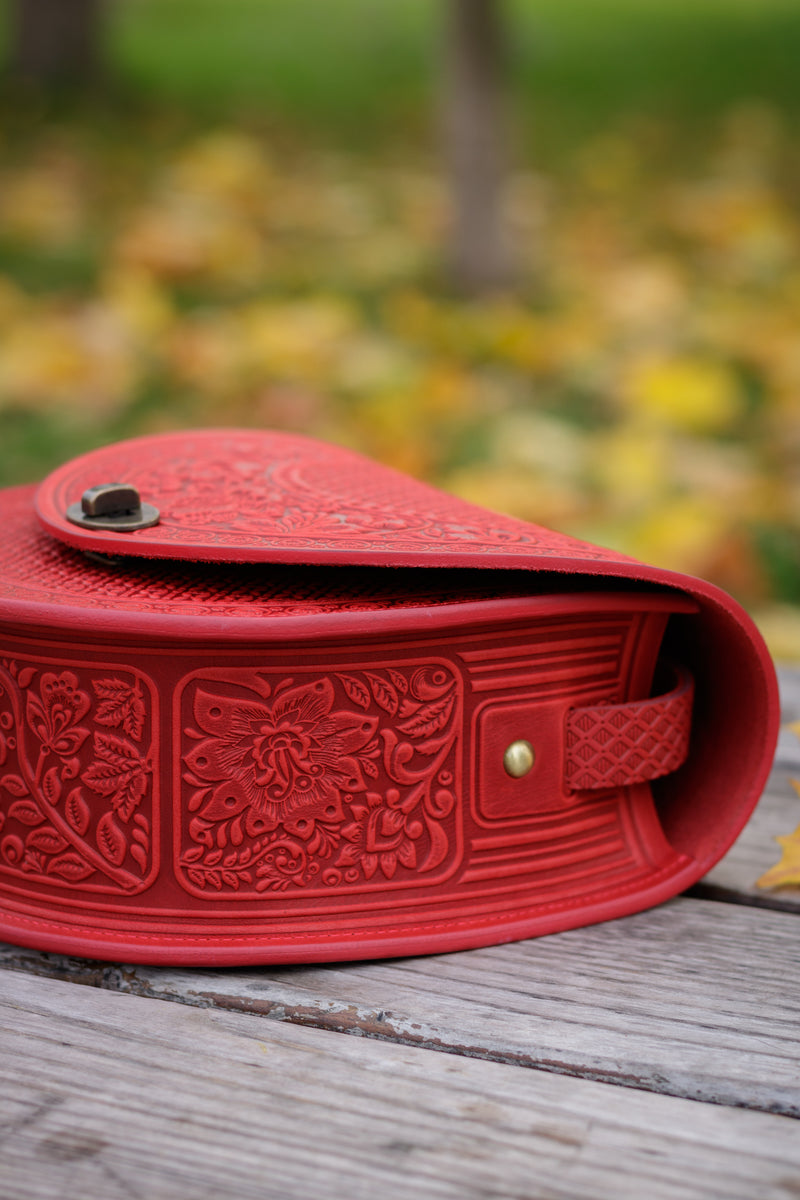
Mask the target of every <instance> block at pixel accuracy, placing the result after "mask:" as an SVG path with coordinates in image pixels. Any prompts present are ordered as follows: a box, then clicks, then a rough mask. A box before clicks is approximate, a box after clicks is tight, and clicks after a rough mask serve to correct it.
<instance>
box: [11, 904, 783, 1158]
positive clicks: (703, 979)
mask: <svg viewBox="0 0 800 1200" xmlns="http://www.w3.org/2000/svg"><path fill="white" fill-rule="evenodd" d="M799 935H800V925H798V921H797V917H796V916H793V915H791V914H788V913H779V912H771V911H765V910H763V909H751V908H746V907H741V906H738V905H730V904H719V903H714V902H710V901H702V900H693V899H678V900H675V901H673V902H672V903H670V904H667V905H664V906H662V907H661V908H658V909H655V910H653V911H651V912H646V913H641V914H639V915H637V916H635V917H629V918H626V919H625V920H620V921H614V922H609V923H607V924H604V925H601V926H594V927H592V928H588V929H577V930H572V931H570V932H568V933H562V934H556V935H553V936H551V937H545V938H536V939H532V940H530V941H527V942H519V943H515V944H512V945H508V946H494V947H488V948H486V949H483V950H473V951H465V952H462V953H458V954H446V955H434V956H430V957H422V958H411V959H399V960H395V961H383V962H370V963H356V964H349V963H345V964H339V965H332V966H313V967H291V968H288V967H284V968H252V969H249V970H244V969H238V970H216V971H209V970H197V969H193V970H188V969H187V970H183V971H181V970H171V969H165V968H157V967H141V966H135V967H134V966H125V967H122V966H107V965H106V966H103V965H99V964H96V963H89V962H86V961H84V960H76V959H67V958H62V957H61V956H58V955H40V954H37V953H36V952H34V951H25V950H15V949H13V948H10V947H8V948H5V949H3V950H2V951H1V952H0V965H5V966H7V967H11V968H14V969H17V970H25V971H28V972H33V973H38V974H42V975H49V976H51V977H57V978H62V979H71V980H74V981H76V982H85V983H89V984H91V985H94V986H99V987H102V988H107V989H112V990H118V991H122V992H128V993H134V994H138V995H141V996H151V997H158V998H160V999H168V1000H177V1001H180V1002H182V1003H184V1004H190V1005H196V1006H211V1007H217V1008H224V1009H231V1010H237V1011H241V1012H250V1013H258V1014H261V1015H263V1016H265V1017H270V1018H272V1019H273V1020H278V1021H282V1022H290V1023H295V1024H301V1025H307V1026H316V1027H318V1028H320V1029H327V1030H333V1031H337V1032H340V1033H349V1034H356V1035H361V1036H367V1037H371V1038H379V1039H384V1040H387V1041H393V1042H398V1043H405V1044H406V1045H410V1046H422V1047H426V1048H430V1049H437V1050H443V1051H448V1052H450V1053H452V1054H462V1055H470V1056H472V1057H479V1058H486V1059H492V1060H495V1061H499V1062H507V1063H515V1064H517V1065H519V1066H526V1067H538V1068H541V1069H544V1070H547V1071H552V1072H559V1073H564V1074H570V1075H575V1076H582V1077H585V1078H589V1079H594V1080H602V1081H607V1082H612V1083H618V1084H623V1085H626V1086H629V1087H638V1088H643V1089H646V1090H649V1091H657V1092H664V1093H668V1094H670V1095H675V1096H685V1097H690V1098H694V1099H698V1100H706V1101H713V1102H715V1103H721V1104H732V1105H738V1106H742V1107H748V1108H754V1109H763V1110H765V1111H771V1112H782V1113H786V1114H790V1115H794V1116H800V1075H799V1074H798V1069H797V1063H798V1059H800V952H798V944H799V943H798V936H799ZM745 964H746V966H745ZM743 978H744V979H746V986H743ZM798 1136H799V1137H800V1133H799V1134H798Z"/></svg>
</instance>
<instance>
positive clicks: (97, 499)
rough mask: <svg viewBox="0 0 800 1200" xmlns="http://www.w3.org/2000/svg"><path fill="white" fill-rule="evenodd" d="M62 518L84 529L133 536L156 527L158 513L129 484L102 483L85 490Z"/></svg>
mask: <svg viewBox="0 0 800 1200" xmlns="http://www.w3.org/2000/svg"><path fill="white" fill-rule="evenodd" d="M65 516H66V518H67V520H68V521H71V522H72V524H73V525H81V526H82V527H83V528H84V529H114V530H117V531H118V532H119V533H135V532H136V530H137V529H148V528H149V527H150V526H151V525H157V524H158V521H159V518H160V513H159V511H158V509H157V508H155V507H154V506H153V505H152V504H144V503H143V502H142V499H141V497H140V495H139V493H138V491H137V490H136V488H135V487H133V485H132V484H130V483H101V484H98V485H97V486H96V487H91V488H87V489H86V491H85V492H84V493H83V495H82V497H81V499H80V501H78V502H77V503H76V504H70V506H69V508H68V509H67V511H66V513H65Z"/></svg>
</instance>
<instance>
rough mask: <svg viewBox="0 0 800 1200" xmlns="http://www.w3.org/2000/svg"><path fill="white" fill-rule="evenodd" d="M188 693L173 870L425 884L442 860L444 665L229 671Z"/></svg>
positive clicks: (449, 768) (454, 724) (452, 721)
mask: <svg viewBox="0 0 800 1200" xmlns="http://www.w3.org/2000/svg"><path fill="white" fill-rule="evenodd" d="M297 674H299V672H298V673H297ZM221 685H222V686H221ZM231 685H233V686H231ZM234 693H235V694H234ZM186 697H187V698H186V700H185V703H188V704H189V705H190V711H191V717H192V720H193V723H192V724H191V725H188V726H187V727H186V729H185V730H184V736H185V738H186V740H187V748H186V750H185V752H184V765H185V767H186V771H185V773H184V781H185V782H186V783H187V784H188V785H189V787H190V788H191V789H192V790H191V791H190V793H189V794H188V797H187V799H186V802H185V808H184V809H183V810H182V813H181V816H182V820H183V827H184V837H183V840H182V849H181V856H180V859H179V863H178V877H179V878H180V879H182V880H183V879H184V878H185V881H186V884H187V886H189V887H190V888H191V890H195V889H197V890H199V891H200V892H202V893H204V894H207V893H209V892H213V891H217V892H221V891H230V892H233V893H239V894H240V895H246V894H252V893H253V892H255V893H265V892H266V893H271V892H275V893H278V892H279V893H285V892H287V891H288V890H291V891H292V892H293V893H294V892H296V891H297V890H298V889H300V890H308V889H317V890H318V889H323V890H325V889H330V888H335V887H339V886H344V887H353V886H357V887H361V888H365V887H376V886H383V885H385V884H386V882H387V881H396V882H403V883H405V884H408V883H409V882H411V881H414V880H415V879H416V878H417V877H419V882H426V876H427V875H428V874H429V873H430V872H433V871H435V870H437V868H441V867H443V865H445V864H449V863H450V862H451V861H452V860H453V858H454V855H455V854H456V853H457V850H458V846H457V842H458V839H457V837H456V836H455V835H454V831H453V830H451V829H449V828H448V818H449V817H450V816H451V813H452V812H453V809H454V807H455V794H454V791H453V783H454V773H453V767H454V763H455V756H456V750H457V738H458V721H457V716H458V711H459V701H460V685H459V680H458V678H457V676H456V675H455V674H454V672H453V671H452V669H451V668H450V667H446V666H444V665H438V664H425V665H424V666H418V665H416V666H414V667H413V668H405V669H400V668H391V669H381V670H375V671H370V670H360V671H347V672H334V673H332V674H330V675H329V676H325V677H319V676H316V677H313V678H307V679H303V680H301V681H298V679H297V675H296V674H295V675H293V676H291V677H287V678H280V677H279V676H275V677H273V676H272V674H271V673H269V674H268V673H266V672H261V673H258V674H256V673H250V674H249V676H247V677H245V676H243V675H242V673H239V675H238V676H235V677H232V678H228V679H226V680H224V681H219V680H216V681H214V682H213V683H212V681H211V680H209V679H204V678H199V679H197V680H196V681H194V682H193V684H192V686H191V688H190V689H189V690H188V691H187V693H186Z"/></svg>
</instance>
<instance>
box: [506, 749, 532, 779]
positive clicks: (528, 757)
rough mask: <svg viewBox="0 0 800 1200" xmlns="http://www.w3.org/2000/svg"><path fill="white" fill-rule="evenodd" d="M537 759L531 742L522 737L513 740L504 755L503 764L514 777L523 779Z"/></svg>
mask: <svg viewBox="0 0 800 1200" xmlns="http://www.w3.org/2000/svg"><path fill="white" fill-rule="evenodd" d="M535 760H536V755H535V754H534V752H533V746H532V745H531V744H530V742H526V741H523V740H522V739H520V740H519V741H517V742H512V743H511V745H510V746H509V747H508V749H507V750H506V752H505V754H504V755H503V766H504V767H505V769H506V773H507V774H508V775H510V776H511V778H512V779H521V778H522V776H523V775H527V774H528V772H529V771H530V769H531V767H532V766H533V764H534V762H535Z"/></svg>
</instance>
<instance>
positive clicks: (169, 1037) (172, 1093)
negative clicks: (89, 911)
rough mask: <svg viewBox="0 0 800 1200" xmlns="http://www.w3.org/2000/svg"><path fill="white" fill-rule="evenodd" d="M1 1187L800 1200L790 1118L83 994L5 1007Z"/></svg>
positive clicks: (83, 1191) (49, 1193)
mask: <svg viewBox="0 0 800 1200" xmlns="http://www.w3.org/2000/svg"><path fill="white" fill-rule="evenodd" d="M0 1047H1V1049H2V1053H0V1122H1V1123H2V1124H1V1126H0V1138H1V1140H2V1145H1V1146H0V1155H1V1156H2V1162H3V1172H2V1182H1V1183H0V1188H1V1190H2V1195H3V1197H4V1200H50V1198H51V1197H52V1198H56V1197H57V1198H58V1200H85V1198H86V1197H89V1196H102V1197H103V1198H104V1200H117V1198H124V1200H131V1198H132V1200H139V1198H142V1197H147V1198H148V1200H160V1198H161V1197H164V1198H167V1197H169V1198H170V1200H172V1198H174V1197H192V1200H205V1198H208V1200H211V1198H213V1200H219V1198H224V1197H236V1198H237V1200H248V1198H249V1197H253V1198H256V1197H258V1198H259V1200H264V1198H267V1200H269V1198H273V1197H274V1198H276V1200H294V1198H298V1200H299V1198H301V1197H302V1198H303V1200H306V1198H307V1197H309V1196H315V1197H319V1198H320V1200H326V1198H328V1197H331V1198H333V1197H335V1198H336V1200H339V1198H341V1197H343V1196H346V1197H348V1200H361V1198H363V1200H374V1198H375V1197H377V1196H379V1197H381V1200H394V1198H395V1197H398V1198H399V1197H403V1198H406V1197H408V1196H409V1195H414V1196H416V1197H420V1198H422V1200H427V1198H428V1197H430V1198H431V1200H447V1198H449V1197H454V1198H458V1200H523V1198H532V1197H536V1198H539V1200H561V1198H563V1200H567V1198H569V1200H582V1198H584V1197H586V1198H592V1200H597V1198H598V1197H609V1198H610V1197H615V1198H620V1200H626V1198H631V1200H632V1198H634V1197H635V1198H636V1200H640V1197H641V1196H643V1195H644V1196H647V1197H648V1198H649V1200H694V1198H698V1200H700V1198H702V1200H707V1198H716V1197H720V1198H724V1200H752V1197H754V1196H758V1197H759V1198H763V1200H796V1197H797V1195H798V1192H800V1138H798V1137H797V1126H796V1125H795V1124H794V1122H791V1121H788V1120H787V1119H786V1118H784V1117H778V1116H771V1115H768V1114H763V1113H753V1112H744V1111H737V1110H733V1109H724V1108H719V1107H715V1106H711V1105H697V1104H694V1103H692V1102H691V1101H686V1100H679V1099H673V1098H670V1097H664V1096H656V1095H645V1094H641V1093H635V1092H631V1091H628V1090H626V1089H623V1088H615V1087H609V1086H608V1085H604V1084H597V1083H592V1082H588V1081H586V1080H576V1079H567V1078H562V1077H558V1076H555V1075H548V1074H545V1073H543V1072H539V1071H521V1070H518V1069H515V1068H514V1067H511V1066H504V1065H502V1064H497V1063H488V1062H481V1061H476V1060H474V1059H470V1058H468V1057H455V1056H451V1055H444V1054H434V1053H431V1052H430V1051H426V1050H423V1049H414V1048H409V1047H405V1046H396V1045H387V1044H379V1043H376V1042H373V1041H369V1040H367V1039H357V1038H352V1037H342V1036H338V1035H336V1034H324V1033H321V1032H320V1031H319V1030H309V1029H300V1028H296V1027H292V1026H288V1025H282V1024H276V1023H274V1022H268V1021H264V1020H262V1019H260V1018H259V1017H257V1016H251V1015H247V1014H242V1013H230V1012H221V1011H219V1010H214V1009H210V1010H209V1009H205V1010H204V1009H191V1008H187V1007H184V1006H181V1005H176V1004H164V1003H161V1002H159V1001H157V1000H152V999H143V998H140V997H136V996H125V995H120V994H114V993H109V992H104V991H101V990H99V989H95V990H93V989H87V988H78V987H75V986H73V985H72V984H67V983H60V982H58V981H55V980H44V979H39V978H35V977H32V976H25V975H22V974H17V973H14V972H6V973H5V974H4V976H3V979H2V1001H1V1002H0Z"/></svg>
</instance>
